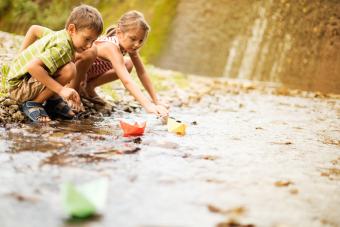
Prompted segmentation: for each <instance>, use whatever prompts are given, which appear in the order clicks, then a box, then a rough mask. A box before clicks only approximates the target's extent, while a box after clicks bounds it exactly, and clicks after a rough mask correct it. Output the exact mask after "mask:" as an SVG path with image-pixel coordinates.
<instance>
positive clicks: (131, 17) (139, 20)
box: [106, 10, 150, 36]
mask: <svg viewBox="0 0 340 227" xmlns="http://www.w3.org/2000/svg"><path fill="white" fill-rule="evenodd" d="M117 27H118V28H119V29H120V30H121V31H122V32H127V31H128V30H130V29H133V28H141V29H143V30H144V31H145V32H146V33H147V32H149V31H150V25H149V24H148V22H146V20H145V18H144V15H143V14H142V13H141V12H139V11H137V10H131V11H128V12H126V13H124V14H123V15H122V16H121V17H120V19H119V21H118V24H117V26H116V25H114V26H111V27H109V28H108V29H107V31H106V35H107V36H112V35H114V34H115V33H116V30H117Z"/></svg>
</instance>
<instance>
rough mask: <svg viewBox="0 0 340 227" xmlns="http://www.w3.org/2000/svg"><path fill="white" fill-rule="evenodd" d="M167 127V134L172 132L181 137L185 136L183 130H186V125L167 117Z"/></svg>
mask: <svg viewBox="0 0 340 227" xmlns="http://www.w3.org/2000/svg"><path fill="white" fill-rule="evenodd" d="M167 126H168V131H169V132H173V133H176V134H178V135H182V136H183V135H185V129H186V128H187V126H186V124H184V123H182V122H180V121H176V120H175V119H172V118H170V117H169V118H168V123H167Z"/></svg>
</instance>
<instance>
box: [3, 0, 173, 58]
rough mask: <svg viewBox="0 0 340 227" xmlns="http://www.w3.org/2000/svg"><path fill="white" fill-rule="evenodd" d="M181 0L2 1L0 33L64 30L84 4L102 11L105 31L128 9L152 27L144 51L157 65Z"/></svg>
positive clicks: (144, 54)
mask: <svg viewBox="0 0 340 227" xmlns="http://www.w3.org/2000/svg"><path fill="white" fill-rule="evenodd" d="M178 2H179V0H156V1H155V0H144V1H137V0H124V1H123V0H101V1H98V0H85V1H81V0H44V1H40V0H39V1H31V0H15V1H11V0H1V1H0V30H3V31H7V32H12V33H18V34H25V33H26V31H27V29H28V28H29V27H30V26H31V25H32V24H39V25H42V26H46V27H49V28H51V29H54V30H59V29H62V28H63V27H64V25H65V22H66V19H67V17H68V15H69V13H70V11H71V9H72V8H73V7H74V6H77V5H79V4H80V3H85V4H89V5H92V6H94V7H97V8H98V9H99V11H100V12H101V14H102V16H103V19H104V25H105V28H107V27H109V26H111V25H112V24H115V23H116V22H117V21H118V19H119V18H120V16H121V15H122V14H123V13H125V12H126V11H128V10H133V9H135V10H139V11H141V12H142V13H144V15H145V18H146V20H147V21H148V22H149V24H150V25H151V32H150V34H149V37H148V39H147V41H146V43H145V45H144V46H143V48H142V50H141V54H142V56H143V57H144V59H145V61H146V62H155V61H156V58H157V56H158V54H159V53H160V52H161V51H162V49H163V48H164V45H165V44H166V42H167V37H168V34H169V32H170V28H171V26H170V25H171V22H172V20H173V18H174V15H175V13H176V7H177V4H178Z"/></svg>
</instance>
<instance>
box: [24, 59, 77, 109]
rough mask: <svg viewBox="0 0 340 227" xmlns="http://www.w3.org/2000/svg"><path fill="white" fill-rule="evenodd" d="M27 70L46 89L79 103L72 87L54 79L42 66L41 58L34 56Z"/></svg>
mask: <svg viewBox="0 0 340 227" xmlns="http://www.w3.org/2000/svg"><path fill="white" fill-rule="evenodd" d="M27 71H28V73H29V74H30V75H32V76H33V77H34V78H35V79H37V80H38V81H40V82H41V83H43V84H44V85H45V86H46V87H47V88H48V89H50V90H51V91H53V92H55V93H57V94H58V95H59V96H61V97H62V98H63V99H64V100H70V99H71V100H74V101H76V103H80V98H79V95H78V93H77V92H76V91H75V90H74V89H72V88H67V87H64V86H62V85H61V84H60V83H58V82H57V81H56V80H54V79H53V78H52V77H50V75H49V74H48V72H47V71H46V70H45V68H44V63H43V61H42V60H40V59H38V58H35V59H33V60H32V61H31V62H30V63H29V64H28V65H27Z"/></svg>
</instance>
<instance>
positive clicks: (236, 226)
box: [216, 220, 255, 227]
mask: <svg viewBox="0 0 340 227" xmlns="http://www.w3.org/2000/svg"><path fill="white" fill-rule="evenodd" d="M216 227H255V225H253V224H240V223H239V222H237V221H235V220H229V221H225V222H220V223H218V224H217V225H216Z"/></svg>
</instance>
